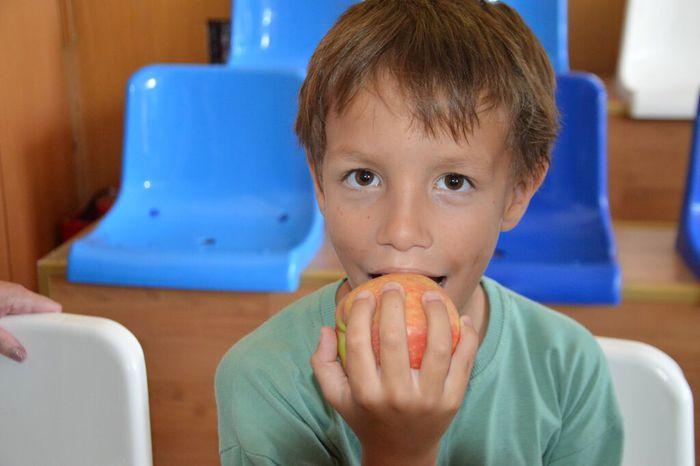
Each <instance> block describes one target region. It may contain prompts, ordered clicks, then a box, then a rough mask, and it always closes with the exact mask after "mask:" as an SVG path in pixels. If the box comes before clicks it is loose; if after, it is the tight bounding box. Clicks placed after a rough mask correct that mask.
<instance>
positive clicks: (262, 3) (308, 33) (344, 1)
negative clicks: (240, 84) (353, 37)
mask: <svg viewBox="0 0 700 466" xmlns="http://www.w3.org/2000/svg"><path fill="white" fill-rule="evenodd" d="M355 3H357V1H356V0H323V1H318V0H294V1H290V0H234V1H233V6H232V16H233V18H232V25H231V29H232V31H231V53H230V55H229V62H228V64H229V65H230V66H233V67H236V68H256V69H263V68H264V69H280V68H282V69H296V70H306V65H307V63H308V62H309V59H310V58H311V55H312V54H313V51H314V49H315V48H316V46H317V45H318V43H319V42H320V40H321V38H322V37H323V36H324V35H325V34H326V32H327V31H328V30H329V29H330V28H331V26H333V23H335V21H336V19H337V18H338V16H340V14H341V13H342V12H343V11H345V10H346V9H347V8H348V7H350V6H351V5H353V4H355Z"/></svg>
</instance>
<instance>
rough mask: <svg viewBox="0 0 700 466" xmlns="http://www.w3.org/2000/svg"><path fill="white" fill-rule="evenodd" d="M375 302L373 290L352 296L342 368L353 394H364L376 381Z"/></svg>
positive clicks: (373, 386)
mask: <svg viewBox="0 0 700 466" xmlns="http://www.w3.org/2000/svg"><path fill="white" fill-rule="evenodd" d="M374 308H375V303H374V295H373V294H372V293H369V292H367V293H360V294H358V295H357V296H356V297H355V301H354V302H353V303H352V308H351V310H350V312H349V315H347V316H346V320H345V324H346V331H345V371H346V372H347V377H348V383H349V384H350V388H351V390H352V393H353V394H355V395H362V396H364V395H366V394H367V393H368V391H372V390H376V389H377V387H378V384H379V379H378V376H377V363H376V361H375V359H374V352H373V351H372V315H373V313H374Z"/></svg>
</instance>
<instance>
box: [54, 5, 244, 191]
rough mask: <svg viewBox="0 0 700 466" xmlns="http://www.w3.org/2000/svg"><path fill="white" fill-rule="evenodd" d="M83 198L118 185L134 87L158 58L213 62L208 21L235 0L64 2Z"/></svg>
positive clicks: (221, 15)
mask: <svg viewBox="0 0 700 466" xmlns="http://www.w3.org/2000/svg"><path fill="white" fill-rule="evenodd" d="M64 1H65V2H67V3H66V4H65V5H66V12H67V19H66V24H67V25H68V27H69V30H70V34H69V35H70V38H71V44H70V47H69V50H68V56H69V63H70V69H69V76H70V79H71V85H72V88H73V102H72V112H73V120H74V121H75V126H76V137H77V140H78V174H79V180H80V184H79V186H78V191H79V198H80V200H81V201H82V202H85V201H87V199H89V197H90V196H91V195H92V194H93V193H94V192H96V191H97V190H99V189H101V188H104V187H107V186H117V185H118V182H119V178H120V173H121V150H122V127H123V124H122V120H123V118H124V104H125V99H124V97H125V92H126V84H127V80H128V78H129V76H131V74H132V73H133V72H134V71H136V70H137V69H138V68H140V67H142V66H144V65H147V64H151V63H176V62H177V63H206V62H207V60H208V59H207V29H206V26H207V20H208V19H211V18H227V17H228V16H229V14H230V3H231V2H230V0H206V1H198V0H142V1H130V2H124V1H122V0H102V1H99V2H96V1H94V0H64Z"/></svg>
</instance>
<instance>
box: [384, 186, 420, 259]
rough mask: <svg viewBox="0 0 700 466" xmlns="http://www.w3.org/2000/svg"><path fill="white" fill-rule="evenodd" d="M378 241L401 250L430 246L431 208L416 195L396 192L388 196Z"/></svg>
mask: <svg viewBox="0 0 700 466" xmlns="http://www.w3.org/2000/svg"><path fill="white" fill-rule="evenodd" d="M383 210H384V212H383V216H382V219H381V226H380V228H379V231H378V235H377V241H378V243H379V244H381V245H383V246H391V247H393V248H394V249H397V250H399V251H402V252H404V251H408V250H409V249H412V248H415V247H418V248H429V247H430V246H431V244H432V236H431V233H430V228H429V223H428V220H429V219H428V212H429V210H428V209H427V208H426V206H425V205H424V202H422V201H420V200H419V199H417V197H415V196H413V197H412V196H409V195H406V194H401V193H396V194H394V195H391V196H387V198H386V202H385V206H384V209H383Z"/></svg>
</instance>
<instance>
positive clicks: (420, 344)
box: [335, 273, 459, 369]
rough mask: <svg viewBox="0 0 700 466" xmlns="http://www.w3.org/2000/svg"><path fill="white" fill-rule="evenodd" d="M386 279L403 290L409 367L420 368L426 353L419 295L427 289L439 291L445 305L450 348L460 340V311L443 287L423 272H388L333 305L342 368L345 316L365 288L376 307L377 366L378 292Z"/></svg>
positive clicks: (377, 345) (375, 346)
mask: <svg viewBox="0 0 700 466" xmlns="http://www.w3.org/2000/svg"><path fill="white" fill-rule="evenodd" d="M388 282H397V283H399V284H400V285H401V287H402V288H403V290H404V294H405V301H404V314H405V320H406V336H407V339H408V354H409V363H410V365H411V368H413V369H419V368H420V366H421V362H422V361H423V353H424V352H425V346H426V342H427V336H428V322H427V319H426V316H425V311H424V309H423V303H422V300H421V298H422V296H423V293H425V292H426V291H428V290H435V291H437V292H438V293H439V294H440V296H441V298H442V301H443V303H444V304H445V307H446V308H447V315H448V318H449V321H450V330H451V333H452V351H453V352H454V350H455V347H456V346H457V342H458V341H459V313H458V312H457V309H456V308H455V305H454V303H452V300H451V299H450V298H449V297H448V296H447V293H445V290H443V289H442V287H440V285H438V284H437V283H435V281H433V280H432V279H430V278H428V277H425V276H423V275H418V274H413V273H391V274H387V275H383V276H381V277H377V278H375V279H373V280H370V281H368V282H365V283H363V284H362V285H360V286H358V287H357V288H355V289H353V290H352V291H350V293H348V294H347V295H346V296H345V299H343V300H342V301H341V303H340V304H339V305H338V307H337V308H336V311H335V323H336V325H335V331H336V335H337V336H338V355H339V356H340V361H341V363H342V364H343V367H345V356H346V351H345V331H346V325H345V322H346V320H347V316H348V315H349V314H350V312H351V310H352V305H353V303H354V301H355V298H356V297H357V295H358V294H359V293H360V292H361V291H363V290H368V291H369V292H371V293H372V294H373V295H374V298H375V302H376V303H377V308H376V310H375V313H374V316H373V318H372V350H373V351H374V357H375V358H376V360H377V365H379V351H380V343H381V342H380V339H379V319H380V315H381V305H380V303H381V292H382V287H383V286H384V284H386V283H388Z"/></svg>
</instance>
